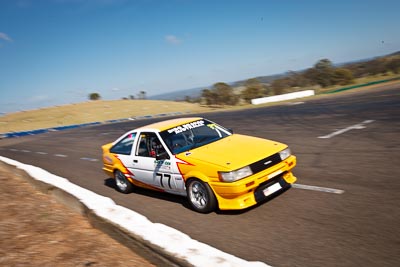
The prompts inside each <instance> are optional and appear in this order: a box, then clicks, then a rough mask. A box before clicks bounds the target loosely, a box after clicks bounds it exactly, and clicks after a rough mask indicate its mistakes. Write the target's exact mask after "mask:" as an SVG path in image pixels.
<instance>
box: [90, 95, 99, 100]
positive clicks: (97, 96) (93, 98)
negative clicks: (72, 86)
mask: <svg viewBox="0 0 400 267" xmlns="http://www.w3.org/2000/svg"><path fill="white" fill-rule="evenodd" d="M89 99H90V100H99V99H101V96H100V94H99V93H90V94H89Z"/></svg>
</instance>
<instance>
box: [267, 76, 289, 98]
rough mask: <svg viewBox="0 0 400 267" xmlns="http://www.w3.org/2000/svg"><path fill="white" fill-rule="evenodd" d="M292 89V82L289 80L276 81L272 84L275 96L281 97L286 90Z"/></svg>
mask: <svg viewBox="0 0 400 267" xmlns="http://www.w3.org/2000/svg"><path fill="white" fill-rule="evenodd" d="M289 87H290V80H289V79H288V78H280V79H276V80H274V81H273V82H272V84H271V89H272V92H273V94H274V95H281V94H283V93H284V92H285V89H286V88H289Z"/></svg>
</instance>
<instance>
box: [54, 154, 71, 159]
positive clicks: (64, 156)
mask: <svg viewBox="0 0 400 267" xmlns="http://www.w3.org/2000/svg"><path fill="white" fill-rule="evenodd" d="M54 156H55V157H59V158H67V157H68V156H67V155H63V154H54Z"/></svg>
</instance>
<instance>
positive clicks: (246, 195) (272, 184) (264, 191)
mask: <svg viewBox="0 0 400 267" xmlns="http://www.w3.org/2000/svg"><path fill="white" fill-rule="evenodd" d="M295 165H296V157H295V156H293V155H292V156H290V157H289V158H287V159H286V160H284V161H282V162H280V163H278V164H276V165H274V166H272V167H270V168H268V169H266V170H264V171H262V172H259V173H256V174H253V175H251V176H249V177H247V178H244V179H241V180H239V181H236V182H233V183H226V182H210V183H209V184H210V186H211V188H212V189H213V191H214V193H215V196H216V198H217V200H218V205H219V208H220V209H221V210H232V209H245V208H248V207H251V206H253V205H255V204H257V203H259V202H261V201H263V200H265V199H267V198H269V197H271V196H273V195H275V194H276V193H278V192H281V191H283V190H285V189H287V188H289V187H290V185H291V184H293V183H294V182H296V180H297V178H296V177H295V176H294V175H293V173H292V172H291V170H292V169H293V167H294V166H295Z"/></svg>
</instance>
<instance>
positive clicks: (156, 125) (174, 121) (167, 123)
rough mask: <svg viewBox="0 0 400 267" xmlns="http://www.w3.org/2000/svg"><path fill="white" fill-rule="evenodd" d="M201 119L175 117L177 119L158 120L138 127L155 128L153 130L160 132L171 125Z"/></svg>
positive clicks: (171, 126) (174, 125)
mask: <svg viewBox="0 0 400 267" xmlns="http://www.w3.org/2000/svg"><path fill="white" fill-rule="evenodd" d="M202 119H203V118H201V117H190V118H177V119H171V120H165V121H160V122H156V123H153V124H149V125H145V126H143V127H140V128H138V129H141V130H143V129H146V130H155V131H160V132H162V131H164V130H167V129H171V128H173V127H176V126H179V125H182V124H185V123H189V122H193V121H198V120H202Z"/></svg>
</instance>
